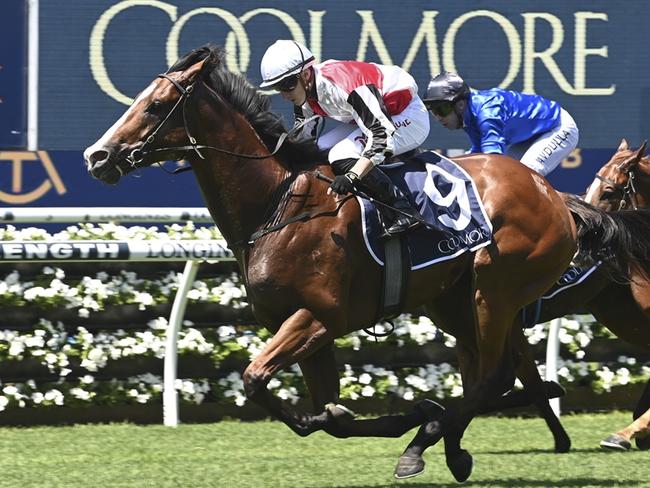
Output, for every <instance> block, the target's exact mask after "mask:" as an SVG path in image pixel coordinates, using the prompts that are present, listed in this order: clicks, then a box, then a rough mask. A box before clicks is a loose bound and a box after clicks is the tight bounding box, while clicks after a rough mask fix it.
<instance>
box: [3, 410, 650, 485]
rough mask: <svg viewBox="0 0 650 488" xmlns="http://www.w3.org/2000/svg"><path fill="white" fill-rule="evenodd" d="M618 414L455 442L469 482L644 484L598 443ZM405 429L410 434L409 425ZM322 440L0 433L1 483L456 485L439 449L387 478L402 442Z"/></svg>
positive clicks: (125, 428) (517, 427)
mask: <svg viewBox="0 0 650 488" xmlns="http://www.w3.org/2000/svg"><path fill="white" fill-rule="evenodd" d="M629 418H630V414H629V413H622V412H614V413H608V414H590V415H567V416H563V417H562V421H563V423H564V426H565V428H566V429H567V431H568V432H569V435H570V436H571V438H572V440H573V449H572V450H571V452H570V453H569V454H554V453H553V451H552V439H551V436H550V434H549V433H548V431H547V430H546V426H545V424H544V422H543V421H542V420H540V419H536V418H532V419H523V418H479V419H476V420H475V421H474V422H473V423H472V425H471V426H470V428H469V430H468V432H467V433H466V436H465V441H464V447H465V448H467V449H469V451H470V452H471V453H472V454H473V455H474V460H475V466H474V472H473V474H472V477H471V478H470V480H469V481H468V482H466V483H465V484H464V485H463V486H472V487H536V488H537V487H539V488H550V487H562V488H565V487H581V488H586V487H612V486H626V487H648V486H650V467H649V466H650V462H649V459H650V457H649V456H650V453H648V452H640V451H638V450H636V449H635V448H633V450H632V451H629V452H608V451H604V450H602V449H600V448H599V447H598V443H599V441H600V440H601V439H602V438H603V437H605V436H606V435H607V434H609V433H610V432H612V431H614V430H617V429H618V428H620V427H622V426H623V425H625V424H627V422H628V420H629ZM413 433H414V432H413ZM413 433H409V434H407V435H406V436H404V437H403V438H401V439H334V438H331V437H329V436H327V435H325V434H322V433H316V434H313V435H312V436H310V437H307V438H300V437H298V436H296V435H294V434H293V433H292V432H291V431H290V430H289V429H288V428H287V427H285V426H284V425H282V424H279V423H276V422H251V423H242V422H235V421H227V422H220V423H216V424H202V425H181V426H179V427H178V428H169V427H163V426H136V425H129V424H112V425H79V426H71V427H38V428H2V429H0V486H2V487H5V486H7V487H149V486H151V487H154V486H155V487H171V486H175V487H176V486H178V487H224V488H226V487H227V488H230V487H232V488H244V487H254V488H266V487H269V488H279V487H300V488H325V487H328V488H333V487H349V488H369V487H385V486H397V487H400V486H401V487H418V488H423V487H425V486H426V487H429V486H443V487H445V486H459V485H458V484H457V483H455V482H454V481H453V478H452V477H451V474H450V473H449V472H448V471H447V468H446V466H445V462H444V456H443V451H442V446H441V445H437V446H434V447H432V448H430V449H429V450H428V451H427V453H426V456H425V459H426V462H427V467H426V470H425V472H424V473H423V474H422V475H420V476H418V477H415V478H411V479H408V480H403V481H399V482H397V481H395V480H393V478H392V473H393V468H394V466H395V462H396V460H397V457H398V456H399V455H400V453H401V452H402V450H403V448H404V447H405V445H406V444H407V443H408V441H409V440H410V439H411V437H412V434H413Z"/></svg>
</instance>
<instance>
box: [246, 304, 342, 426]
mask: <svg viewBox="0 0 650 488" xmlns="http://www.w3.org/2000/svg"><path fill="white" fill-rule="evenodd" d="M331 341H332V338H331V337H330V334H329V332H328V331H327V329H326V328H325V326H324V325H323V324H322V323H321V322H320V321H318V320H317V319H316V318H315V317H314V316H313V314H312V312H311V311H309V310H307V309H304V308H303V309H300V310H298V311H297V312H295V313H294V314H293V315H292V316H291V317H289V318H288V319H287V320H285V321H284V323H283V324H282V325H281V326H280V328H279V329H278V331H277V333H276V334H275V335H274V336H273V338H272V339H271V341H270V342H269V343H268V344H267V345H266V347H265V348H264V349H263V350H262V352H261V353H260V355H259V356H258V357H257V358H256V359H255V360H254V361H252V362H251V363H250V364H249V365H248V367H247V368H246V370H245V371H244V375H243V380H244V391H245V392H246V396H247V397H248V398H249V399H250V400H251V401H253V402H255V403H257V404H258V405H260V406H262V407H264V408H265V409H266V410H268V411H269V412H270V413H271V414H272V415H274V416H275V417H276V418H278V419H279V420H282V421H283V422H284V423H285V424H287V425H288V426H289V428H291V430H293V431H294V432H296V433H297V434H298V435H301V436H306V435H309V434H311V433H312V432H314V431H315V430H318V429H319V428H320V423H319V422H318V421H314V420H315V419H312V418H311V417H310V416H309V415H303V414H300V413H298V412H296V411H295V410H294V409H290V408H288V407H287V405H286V403H285V402H282V401H281V400H280V399H278V398H277V397H275V396H274V395H273V394H272V393H271V392H269V391H268V389H267V385H268V383H269V381H270V380H271V378H272V377H273V376H274V375H275V374H276V373H277V372H278V371H279V370H281V369H284V368H286V367H287V366H290V365H292V364H294V363H296V362H298V361H304V360H306V358H309V357H310V356H311V355H312V354H314V353H316V351H318V350H319V349H320V348H321V347H323V346H325V345H326V344H328V343H331Z"/></svg>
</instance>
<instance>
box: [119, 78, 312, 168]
mask: <svg viewBox="0 0 650 488" xmlns="http://www.w3.org/2000/svg"><path fill="white" fill-rule="evenodd" d="M158 78H165V79H166V80H168V81H169V82H170V83H172V85H174V87H176V89H177V90H178V91H179V93H180V94H181V96H180V97H179V98H178V100H176V103H175V104H174V106H173V107H172V108H171V110H170V111H169V113H167V115H166V116H165V118H164V119H163V120H162V121H161V122H160V124H158V126H156V128H155V129H154V130H153V131H152V133H151V134H150V135H149V136H147V138H146V139H145V141H144V143H143V144H142V146H140V147H139V148H138V149H134V150H133V151H132V152H131V154H130V155H129V157H128V158H126V160H127V162H128V163H129V164H130V165H131V167H132V168H137V167H138V166H139V165H140V164H141V163H142V162H143V161H144V159H145V158H146V157H147V156H149V155H151V154H157V153H161V152H170V151H175V152H177V151H182V152H187V151H194V152H196V154H198V156H199V157H200V158H201V159H205V156H203V154H201V151H200V149H209V150H211V151H216V152H219V153H222V154H227V155H228V156H234V157H237V158H242V159H266V158H270V157H272V156H275V155H276V154H277V153H278V151H279V150H280V149H281V148H282V145H283V144H284V141H285V140H286V139H287V137H289V136H290V135H291V134H293V133H295V132H297V131H298V130H300V129H301V128H302V127H303V126H304V125H306V124H308V123H309V122H311V121H312V120H315V119H316V118H319V117H320V116H319V115H314V116H312V117H309V118H307V119H305V120H303V121H302V122H300V123H299V124H296V125H295V126H294V127H293V128H291V130H289V131H288V132H284V133H283V134H282V135H280V137H279V138H278V141H277V143H276V144H275V147H274V148H273V151H271V152H270V153H268V154H262V155H258V154H242V153H237V152H234V151H229V150H228V149H223V148H220V147H214V146H209V145H205V144H198V143H197V141H196V139H195V138H194V137H193V136H192V134H191V133H190V129H189V126H188V124H187V111H186V105H187V101H188V100H189V98H190V95H191V94H192V91H193V89H194V83H192V84H191V85H188V86H187V88H184V87H183V86H182V85H181V84H180V83H179V82H178V81H176V80H175V79H174V78H172V77H171V76H169V75H168V74H166V73H161V74H159V75H158ZM181 103H182V110H183V126H184V129H185V134H186V135H187V138H188V140H189V141H190V145H186V146H172V147H162V148H158V149H151V150H149V151H145V150H144V148H145V147H146V146H147V145H149V144H152V143H153V142H154V140H155V139H156V135H157V134H158V131H160V129H161V128H162V127H163V125H165V123H166V122H167V120H169V118H170V117H171V116H172V114H173V113H174V112H175V111H176V109H177V108H178V106H179V105H181ZM118 170H119V171H120V173H121V174H122V176H124V173H123V171H122V169H121V168H120V167H119V165H118ZM190 170H191V167H190V166H186V167H183V168H178V169H176V170H175V171H174V172H173V173H182V172H184V171H190Z"/></svg>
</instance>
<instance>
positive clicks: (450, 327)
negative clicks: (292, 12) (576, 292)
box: [84, 45, 645, 480]
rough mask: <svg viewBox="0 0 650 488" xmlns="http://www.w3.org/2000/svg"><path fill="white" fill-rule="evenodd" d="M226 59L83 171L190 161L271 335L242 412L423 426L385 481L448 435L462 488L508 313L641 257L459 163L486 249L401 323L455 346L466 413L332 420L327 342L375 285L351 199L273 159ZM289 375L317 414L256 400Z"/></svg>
mask: <svg viewBox="0 0 650 488" xmlns="http://www.w3.org/2000/svg"><path fill="white" fill-rule="evenodd" d="M222 57H223V54H222V51H221V50H220V49H218V48H215V47H213V46H209V45H208V46H204V47H202V48H199V49H197V50H195V51H193V52H191V53H189V54H188V55H187V56H185V57H184V58H183V59H181V60H180V61H179V62H178V63H176V64H175V65H174V66H172V67H171V68H170V69H169V71H168V72H167V73H166V74H165V75H164V76H162V77H157V78H156V79H154V80H153V81H152V82H151V84H150V85H149V86H148V87H147V88H146V89H145V90H144V91H143V92H142V93H141V94H140V95H139V96H138V97H137V99H136V100H135V102H134V103H133V105H132V106H131V107H130V108H129V109H128V110H127V111H126V113H125V114H124V115H123V116H122V118H120V119H119V120H118V121H117V122H116V123H115V124H114V125H113V126H112V127H111V129H109V131H108V132H107V133H106V134H105V135H104V136H102V137H101V138H100V139H99V140H98V141H97V142H96V143H95V144H93V145H92V146H91V147H89V148H88V149H87V150H86V151H85V153H84V156H85V158H86V161H87V165H88V170H89V171H90V173H91V174H92V175H93V176H95V177H97V178H99V179H101V180H103V181H105V182H107V183H116V182H117V181H118V180H119V178H120V177H121V176H122V175H124V174H126V173H128V172H130V171H132V170H133V168H136V167H141V166H148V165H151V164H153V163H154V162H156V161H160V160H166V159H172V158H186V159H187V160H188V161H189V163H190V164H191V166H192V169H193V170H194V174H195V176H196V178H197V181H198V183H199V186H200V188H201V192H202V194H203V197H204V199H205V202H206V205H207V207H208V209H209V210H210V212H211V214H212V216H213V218H214V220H215V222H216V224H217V225H218V226H219V228H220V230H221V232H222V234H223V235H224V237H225V239H226V240H227V241H228V243H229V246H230V247H231V248H232V249H233V252H234V253H235V256H236V258H237V260H238V264H239V267H240V269H241V273H242V276H243V278H244V280H245V283H246V287H247V293H248V298H249V301H250V302H251V304H252V306H253V310H254V313H255V316H256V319H257V320H258V321H259V323H260V324H261V325H263V326H265V327H267V328H268V329H270V330H271V331H273V332H274V336H273V338H272V340H271V341H270V342H269V343H268V344H267V346H266V347H265V348H264V350H263V351H262V353H261V354H260V355H259V356H258V357H257V358H256V359H255V360H254V361H253V362H252V363H251V364H250V365H249V366H248V367H247V368H246V371H245V372H244V384H245V391H246V394H247V395H248V397H249V398H250V399H251V400H252V401H254V402H256V403H258V404H260V405H262V406H263V407H265V408H266V409H267V410H268V411H269V412H270V413H272V414H273V415H274V416H275V417H277V418H279V419H281V420H282V421H283V422H285V423H286V424H287V425H288V426H289V427H291V428H292V429H293V430H294V431H295V432H297V433H299V434H301V435H306V434H309V433H310V432H313V431H315V430H318V429H324V430H326V431H327V432H329V433H331V434H333V435H338V436H348V435H400V434H401V433H404V432H406V430H408V429H409V428H411V427H412V426H414V425H415V424H417V423H421V424H422V426H421V428H420V431H419V432H418V434H417V436H416V437H415V439H414V440H413V441H412V442H411V444H410V445H409V446H408V448H407V449H406V451H405V452H404V454H403V455H402V457H401V458H400V461H399V463H398V466H397V469H396V473H395V474H396V476H398V477H408V476H413V475H415V474H418V473H420V472H421V471H422V470H423V467H424V461H423V460H422V454H423V452H424V450H425V449H426V448H427V447H428V446H430V445H433V444H434V443H436V442H437V441H438V440H440V439H441V438H443V436H444V439H445V454H446V458H447V464H448V466H449V467H450V469H451V470H452V473H453V474H454V476H455V477H456V478H457V479H459V480H464V479H467V477H468V476H469V475H470V472H471V467H472V461H471V456H470V455H469V454H468V453H467V451H465V450H463V449H461V447H460V440H461V437H462V434H463V432H464V430H465V428H466V426H467V425H468V424H469V422H470V421H471V419H472V418H473V417H474V416H475V415H476V414H477V413H478V412H479V411H480V410H481V409H483V408H484V407H485V405H489V404H491V403H492V404H494V403H495V402H498V401H499V399H500V398H501V395H502V394H503V393H504V391H506V390H508V389H509V388H510V387H511V386H512V383H513V381H514V368H515V367H516V366H517V363H518V361H519V360H520V359H521V358H520V355H518V354H515V352H514V349H513V348H514V347H515V346H516V345H517V344H520V343H521V342H522V340H523V334H522V332H521V329H519V328H515V327H513V324H514V323H515V319H516V317H517V312H518V310H519V309H520V308H522V307H523V306H524V305H526V304H528V303H530V302H532V301H533V300H534V299H535V298H537V297H538V296H540V295H541V294H542V293H543V292H545V291H546V290H547V289H549V288H550V287H551V285H552V284H553V283H554V282H555V281H556V280H557V279H558V278H559V277H560V275H561V274H562V272H563V271H564V269H565V268H566V267H567V265H568V264H569V262H570V261H571V258H572V256H573V255H574V252H575V250H576V246H577V244H580V246H581V247H582V248H584V249H585V250H586V252H592V253H596V252H597V250H598V249H600V248H601V247H602V246H606V247H610V248H612V249H613V253H614V256H616V259H614V260H612V262H611V263H610V266H612V267H617V268H619V269H620V270H624V269H626V268H627V265H628V261H629V260H630V259H634V257H635V255H634V254H633V253H634V252H635V251H637V249H623V248H622V247H620V246H619V242H620V241H621V239H620V237H619V236H620V234H621V233H624V234H625V235H627V234H629V232H630V230H629V229H625V228H623V226H622V225H621V224H619V223H618V220H617V219H616V218H615V217H613V218H607V219H603V218H602V215H601V213H599V212H598V211H596V210H593V209H592V208H591V207H588V206H586V205H584V204H581V203H579V202H569V205H571V206H572V211H573V212H575V213H576V214H578V213H579V214H580V217H579V218H578V219H577V223H578V230H579V231H580V235H592V234H590V232H591V231H592V230H593V231H602V229H603V227H606V228H607V232H601V233H600V235H603V236H605V238H604V239H605V240H604V241H600V242H597V243H594V242H593V239H591V240H590V239H584V241H585V242H582V240H581V241H578V238H577V233H576V224H575V223H574V220H573V218H572V215H571V211H570V210H569V208H568V207H567V204H565V202H564V200H563V198H561V197H560V196H559V195H558V194H557V193H556V192H555V191H554V190H553V188H551V186H550V185H549V184H548V183H547V182H546V180H545V179H544V178H542V177H541V176H539V175H538V174H536V173H534V172H532V171H531V170H529V169H528V168H526V167H525V166H523V165H522V164H521V163H519V162H518V161H515V160H512V159H510V158H508V157H505V156H500V155H473V156H469V157H464V158H459V159H458V160H457V163H458V164H459V165H460V166H461V167H462V168H463V169H464V170H465V171H466V172H467V173H469V175H470V176H471V177H472V178H473V180H474V183H475V185H476V187H477V189H478V191H479V194H480V195H481V198H482V201H483V204H484V206H485V208H486V210H487V213H488V216H489V217H490V219H491V221H492V224H493V228H494V235H493V243H492V244H491V245H489V246H487V247H485V248H482V249H480V250H478V251H476V252H475V253H465V254H463V255H460V256H457V257H455V258H454V259H450V260H448V261H444V262H441V263H437V264H435V265H433V266H429V267H427V268H423V269H418V270H415V271H412V272H411V274H410V278H409V282H408V286H407V290H406V298H405V304H404V308H405V310H412V309H414V308H416V307H421V306H424V307H425V308H426V310H427V313H428V314H429V315H430V316H431V317H432V318H433V319H434V321H435V323H436V324H437V325H438V326H439V327H441V328H442V329H443V330H446V331H447V332H449V333H451V334H453V335H454V336H456V337H457V340H458V342H457V344H458V349H457V350H458V354H459V360H460V363H461V370H462V374H463V386H464V391H465V393H464V398H463V399H462V401H461V402H459V404H458V408H454V409H453V410H447V411H446V412H445V413H444V415H442V417H441V418H430V419H423V417H422V414H421V413H414V414H412V415H410V416H409V415H406V416H400V417H399V418H397V416H396V418H394V419H388V423H381V424H372V423H371V424H366V423H364V422H366V421H363V420H352V419H350V418H349V417H347V416H346V415H341V409H339V408H338V407H332V405H333V404H336V403H337V402H338V399H339V382H338V373H337V370H336V364H335V360H334V352H333V344H334V342H333V341H334V339H336V338H337V337H341V336H343V335H345V334H348V333H350V332H352V331H354V330H359V329H362V328H366V327H369V326H371V325H372V324H373V323H374V321H375V319H376V314H377V310H378V305H379V290H380V284H381V276H382V270H381V268H380V267H379V266H378V265H377V264H376V262H375V261H374V260H373V259H372V258H371V257H370V255H369V254H368V252H367V251H366V249H365V244H364V238H363V235H362V230H361V228H362V226H361V222H360V211H359V205H358V203H357V202H356V200H355V199H354V198H349V197H348V198H342V199H335V198H333V196H331V195H327V192H326V190H327V185H326V184H325V183H323V182H322V181H320V180H319V179H317V178H316V176H315V174H314V170H315V169H318V170H319V171H321V172H322V173H325V174H326V175H328V176H332V173H331V170H330V168H329V166H328V165H327V164H326V163H325V161H326V158H323V157H321V155H320V153H319V151H318V149H317V147H316V145H315V144H314V143H313V142H302V143H300V142H297V141H292V140H288V142H287V143H286V144H285V145H283V146H282V148H281V149H280V151H279V152H278V153H277V154H275V155H271V154H270V152H271V150H270V148H274V147H275V145H276V144H277V142H278V139H279V138H280V136H281V134H282V133H283V132H284V128H283V127H282V124H281V123H280V121H279V119H278V118H277V117H276V116H274V115H273V114H271V113H269V112H268V109H269V102H268V98H266V97H264V96H262V95H260V94H258V93H256V91H255V89H254V88H253V87H252V86H251V85H250V84H249V83H248V82H247V81H246V80H245V79H244V78H243V77H242V76H240V75H237V74H233V73H230V72H228V71H227V70H226V69H225V68H224V66H223V61H222ZM300 215H307V218H305V219H296V220H295V221H292V222H293V223H291V224H290V225H287V226H284V227H282V228H280V229H279V230H277V231H275V232H270V233H268V234H266V235H264V236H263V237H261V238H259V239H258V240H256V241H255V243H254V244H253V245H249V244H248V242H249V240H250V237H251V235H252V234H253V233H255V232H258V231H260V230H261V229H265V228H269V227H270V226H272V225H273V224H274V223H276V222H282V221H288V220H290V219H292V218H295V217H297V216H300ZM581 239H582V238H581ZM624 242H626V243H627V242H628V241H627V240H624ZM643 251H644V252H645V248H644V250H643ZM623 272H624V271H623ZM524 342H525V341H524ZM294 363H298V364H299V365H300V368H301V371H302V373H303V377H304V380H305V383H306V384H307V387H308V389H309V391H310V393H311V395H312V399H313V403H314V409H315V412H316V413H315V414H308V413H299V412H296V411H295V409H294V408H292V407H291V406H290V405H287V404H286V402H282V401H280V399H278V398H276V397H274V396H273V395H272V394H271V393H270V392H269V391H268V390H267V388H266V385H267V384H268V382H269V380H270V379H271V378H272V377H273V375H275V374H276V373H277V372H278V371H279V370H281V369H283V368H286V367H288V366H289V365H291V364H294ZM532 364H533V365H534V363H532ZM535 374H536V373H535ZM536 376H537V380H534V379H533V380H532V382H533V383H534V382H535V381H539V376H538V375H537V374H536ZM524 385H525V386H526V387H528V386H531V387H535V386H538V385H536V384H532V383H531V384H529V385H527V384H526V382H524ZM544 395H545V394H544V393H543V392H542V396H544ZM543 400H544V401H546V398H545V396H544V397H543ZM388 424H390V427H386V425H388Z"/></svg>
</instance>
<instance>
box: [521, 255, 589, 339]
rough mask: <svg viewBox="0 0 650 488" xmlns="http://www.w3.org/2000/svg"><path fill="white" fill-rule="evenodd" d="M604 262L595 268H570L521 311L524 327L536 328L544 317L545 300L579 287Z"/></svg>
mask: <svg viewBox="0 0 650 488" xmlns="http://www.w3.org/2000/svg"><path fill="white" fill-rule="evenodd" d="M601 264H602V261H599V262H597V263H596V264H594V265H593V266H590V267H587V268H582V267H579V266H570V267H569V268H567V270H566V271H565V272H564V273H563V274H562V276H561V277H560V279H559V280H557V281H556V282H555V284H554V285H553V286H552V287H551V289H550V290H548V291H547V292H546V293H544V295H542V296H541V297H540V298H538V299H537V300H536V301H534V302H533V303H531V304H529V305H526V306H525V307H524V308H522V309H521V319H522V322H523V325H524V327H526V328H529V327H534V326H535V325H537V324H538V323H539V321H540V318H541V316H542V308H543V307H544V300H549V299H551V298H553V297H554V296H556V295H558V294H559V293H562V292H564V291H566V290H568V289H569V288H571V287H574V286H579V285H580V284H582V283H585V282H586V280H587V279H588V278H589V277H590V276H591V275H592V273H593V272H594V271H596V270H597V269H598V268H599V267H600V265H601Z"/></svg>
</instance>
